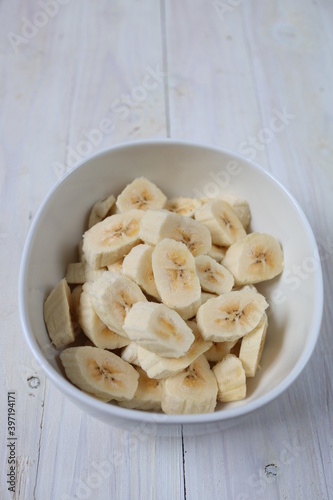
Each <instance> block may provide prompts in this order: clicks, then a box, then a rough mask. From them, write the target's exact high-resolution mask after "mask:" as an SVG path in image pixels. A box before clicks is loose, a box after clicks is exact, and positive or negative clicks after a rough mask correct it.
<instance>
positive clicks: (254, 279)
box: [222, 233, 284, 285]
mask: <svg viewBox="0 0 333 500" xmlns="http://www.w3.org/2000/svg"><path fill="white" fill-rule="evenodd" d="M222 263H223V265H224V266H225V267H226V268H227V269H229V271H230V272H231V273H232V274H233V275H234V278H235V282H236V284H238V285H247V284H251V283H259V282H261V281H265V280H270V279H272V278H274V277H275V276H277V275H278V274H280V273H281V272H282V271H283V267H284V258H283V251H282V248H281V245H280V243H279V242H278V241H277V240H276V239H275V238H274V237H273V236H271V235H270V234H265V233H250V234H248V235H247V236H246V237H245V238H243V239H242V240H240V241H237V242H236V243H234V244H233V245H232V246H231V247H230V248H228V250H227V253H226V254H225V257H224V259H223V261H222Z"/></svg>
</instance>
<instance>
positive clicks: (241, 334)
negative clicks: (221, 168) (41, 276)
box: [44, 177, 284, 414]
mask: <svg viewBox="0 0 333 500" xmlns="http://www.w3.org/2000/svg"><path fill="white" fill-rule="evenodd" d="M88 220H89V222H88V229H87V231H86V232H85V233H84V235H83V239H82V240H81V242H80V243H79V246H78V262H73V263H70V264H69V265H68V268H67V273H66V277H65V278H63V279H62V280H61V281H60V283H58V284H57V286H56V287H55V288H54V289H53V290H52V291H51V293H50V294H49V296H48V297H47V299H46V300H45V303H44V319H45V323H46V327H47V330H48V333H49V336H50V339H51V342H52V344H53V345H54V346H55V347H56V348H57V349H59V350H61V352H60V360H61V362H62V365H63V367H64V370H65V373H66V375H67V377H68V379H69V380H71V381H72V382H73V384H75V385H76V386H77V387H79V388H80V389H81V390H83V391H85V392H87V393H88V394H90V395H92V396H94V397H95V398H98V399H100V400H102V401H105V402H108V401H111V400H113V401H117V402H118V404H119V405H121V406H124V407H126V408H134V409H139V410H149V411H163V412H164V413H168V414H195V413H208V412H213V411H214V410H215V407H216V404H217V402H218V401H220V402H230V401H237V400H240V399H244V398H245V397H246V379H247V377H254V376H255V374H256V372H257V369H258V366H259V363H260V359H261V355H262V352H263V348H264V343H265V338H266V332H267V327H268V319H267V314H266V312H265V311H266V309H267V307H268V303H267V301H266V299H265V297H264V296H263V295H261V294H260V293H259V292H258V291H257V289H256V288H255V287H254V286H253V285H254V284H256V283H259V282H262V281H265V280H270V279H272V278H274V277H275V276H277V275H279V274H280V273H281V272H282V270H283V267H284V257H283V251H282V248H281V245H280V243H279V242H278V241H277V240H276V239H275V238H274V237H273V236H272V235H269V234H264V233H258V232H251V231H249V225H250V221H251V212H250V208H249V205H248V203H247V202H246V200H243V199H240V198H237V197H236V196H234V195H231V194H229V193H224V194H223V196H221V198H214V199H204V198H201V199H194V198H186V197H178V198H171V199H168V198H167V196H166V195H165V194H164V193H162V191H161V190H160V189H159V188H158V187H157V186H156V185H155V184H153V183H152V182H151V181H150V180H148V179H146V178H143V177H141V178H138V179H135V180H134V181H133V182H132V183H130V184H128V185H127V186H126V187H125V189H124V190H123V191H122V192H121V193H120V194H119V195H118V197H115V196H114V195H113V194H110V195H109V196H108V197H107V198H106V199H105V200H101V201H97V203H96V204H95V205H94V206H93V207H92V210H91V213H90V216H89V219H88ZM70 287H71V288H70ZM71 289H72V290H71Z"/></svg>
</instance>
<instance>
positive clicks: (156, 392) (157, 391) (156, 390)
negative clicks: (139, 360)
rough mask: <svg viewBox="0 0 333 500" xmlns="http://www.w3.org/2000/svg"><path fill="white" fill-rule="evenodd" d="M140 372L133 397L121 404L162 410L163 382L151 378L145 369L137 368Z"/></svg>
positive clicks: (129, 406) (138, 408) (139, 408)
mask: <svg viewBox="0 0 333 500" xmlns="http://www.w3.org/2000/svg"><path fill="white" fill-rule="evenodd" d="M136 370H137V372H138V373H139V384H138V388H137V390H136V391H135V394H134V397H133V399H131V400H130V401H122V402H120V403H119V405H120V406H123V407H125V408H135V409H136V410H150V411H160V410H161V401H162V383H161V381H160V380H155V379H153V378H149V377H148V375H147V374H146V372H145V371H144V370H142V369H141V368H139V367H138V368H136Z"/></svg>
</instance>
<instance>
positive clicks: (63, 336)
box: [44, 278, 75, 349]
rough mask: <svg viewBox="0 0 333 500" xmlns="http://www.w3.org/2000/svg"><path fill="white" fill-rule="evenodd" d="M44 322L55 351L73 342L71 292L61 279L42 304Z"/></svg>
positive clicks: (65, 282) (64, 280)
mask: <svg viewBox="0 0 333 500" xmlns="http://www.w3.org/2000/svg"><path fill="white" fill-rule="evenodd" d="M44 320H45V324H46V328H47V331H48V334H49V336H50V339H51V341H52V344H54V345H55V347H56V348H57V349H62V348H63V347H65V346H66V345H68V344H70V343H72V342H74V340H75V331H74V327H73V323H72V318H71V292H70V289H69V286H68V284H67V281H66V279H65V278H63V279H62V280H61V281H60V282H59V283H58V284H57V286H56V287H55V288H54V289H53V290H52V292H51V293H50V295H49V296H48V297H47V299H46V300H45V302H44Z"/></svg>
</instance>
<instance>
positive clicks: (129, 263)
mask: <svg viewBox="0 0 333 500" xmlns="http://www.w3.org/2000/svg"><path fill="white" fill-rule="evenodd" d="M153 250H154V248H153V247H152V246H150V245H147V244H146V243H144V244H141V245H137V246H136V247H134V248H132V250H131V251H130V252H129V253H128V254H127V255H126V257H125V258H124V261H123V265H122V271H123V273H124V275H125V276H127V277H128V278H131V279H132V280H133V281H135V283H136V284H137V285H139V286H140V287H141V289H142V290H143V291H144V292H145V293H147V294H148V295H151V296H152V297H155V299H157V300H161V297H160V294H159V293H158V291H157V288H156V284H155V279H154V274H153V267H152V253H153Z"/></svg>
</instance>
